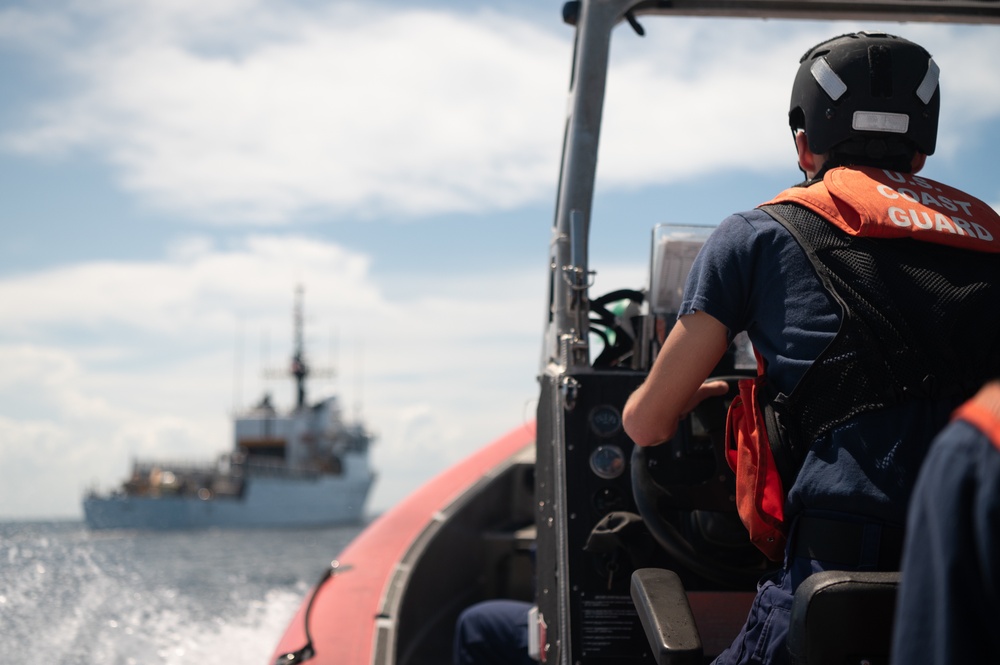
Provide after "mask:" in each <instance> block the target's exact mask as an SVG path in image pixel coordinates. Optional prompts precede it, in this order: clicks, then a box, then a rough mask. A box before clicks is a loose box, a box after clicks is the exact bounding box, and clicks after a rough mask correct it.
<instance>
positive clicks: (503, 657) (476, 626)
mask: <svg viewBox="0 0 1000 665" xmlns="http://www.w3.org/2000/svg"><path fill="white" fill-rule="evenodd" d="M530 609H531V603H525V602H522V601H519V600H487V601H483V602H481V603H477V604H475V605H472V606H470V607H468V608H466V609H465V611H464V612H462V615H461V616H459V618H458V621H457V622H456V624H455V647H454V662H455V665H537V663H536V661H535V660H533V659H531V658H529V657H528V611H529V610H530Z"/></svg>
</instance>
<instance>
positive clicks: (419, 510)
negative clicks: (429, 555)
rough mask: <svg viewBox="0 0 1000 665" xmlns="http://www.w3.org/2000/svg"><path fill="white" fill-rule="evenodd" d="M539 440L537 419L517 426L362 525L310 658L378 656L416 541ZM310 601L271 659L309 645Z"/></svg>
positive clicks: (325, 606)
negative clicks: (381, 620) (385, 616)
mask: <svg viewBox="0 0 1000 665" xmlns="http://www.w3.org/2000/svg"><path fill="white" fill-rule="evenodd" d="M534 441H535V425H534V423H529V424H526V425H523V426H521V427H518V428H517V429H514V430H512V431H511V432H509V433H508V434H506V435H505V436H503V437H501V438H500V439H497V440H496V441H494V442H493V443H491V444H489V445H487V446H485V447H483V448H481V449H479V450H477V451H476V452H475V453H473V454H472V455H470V456H469V457H467V458H465V459H464V460H462V461H461V462H458V463H457V464H455V465H454V466H452V467H450V468H449V469H447V470H445V471H443V472H442V473H441V474H439V475H438V476H436V477H435V478H434V479H432V480H431V481H429V482H428V483H426V484H425V485H424V486H422V487H421V488H420V489H418V490H417V491H416V492H414V493H413V494H412V495H410V496H409V497H407V498H406V499H405V500H404V501H402V502H401V503H399V504H398V505H396V506H395V507H393V508H392V509H391V510H389V511H387V512H386V513H384V514H383V515H381V516H380V517H379V518H378V519H377V520H375V521H374V522H372V524H371V525H369V526H368V527H367V528H366V529H365V530H364V531H363V532H361V534H359V535H358V537H357V538H355V539H354V541H352V542H351V544H350V545H348V546H347V548H345V549H344V551H343V552H342V553H341V554H340V556H339V557H338V558H337V561H338V564H339V566H338V568H337V572H336V573H335V575H334V576H333V577H332V579H329V580H327V581H326V582H325V583H323V584H322V586H321V587H320V588H319V589H318V591H316V592H315V596H314V598H313V601H312V609H311V610H310V617H309V630H310V634H311V637H312V644H313V650H314V651H315V656H313V657H312V658H311V659H310V660H309V661H308V662H309V663H310V664H312V663H315V664H316V665H323V664H328V665H362V664H367V663H371V662H372V654H373V651H374V647H375V635H376V622H377V620H378V613H379V608H380V605H381V602H382V599H383V598H384V596H385V595H386V593H387V591H388V588H387V587H388V585H389V584H390V581H391V578H392V576H393V572H394V570H395V568H396V565H397V564H398V563H399V561H400V560H401V559H402V558H403V557H404V555H405V554H406V552H407V550H408V549H409V547H410V546H411V544H412V543H413V542H414V540H415V539H416V538H417V537H418V536H419V535H420V534H421V532H422V531H423V529H424V528H425V527H426V525H427V524H428V523H429V522H431V521H432V520H433V519H434V516H435V515H436V514H437V513H438V512H439V511H440V510H442V508H444V507H445V506H447V505H449V504H450V503H451V502H452V501H453V500H454V499H455V498H456V497H458V496H460V495H461V494H462V493H463V492H465V491H466V490H468V489H469V488H470V487H472V486H473V485H474V484H475V483H476V482H477V481H478V480H479V479H480V478H482V477H483V475H485V474H487V473H489V472H490V471H491V470H492V469H494V468H496V467H497V466H499V465H501V464H502V463H503V462H504V461H506V460H508V459H510V458H511V457H512V456H514V455H515V454H517V453H518V452H520V451H522V450H523V449H524V448H526V447H527V446H529V445H533V444H534ZM307 605H308V599H307V601H306V602H304V603H303V604H302V606H301V607H300V608H299V610H298V612H297V613H296V615H295V617H294V618H293V619H292V621H291V623H290V624H289V626H288V628H287V630H286V631H285V634H284V636H283V637H282V638H281V640H280V641H279V643H278V645H277V648H276V649H275V651H274V653H273V655H272V657H271V660H270V662H271V663H275V662H276V661H277V660H278V659H279V658H281V657H282V656H283V655H284V654H288V653H291V652H294V651H297V650H299V649H301V648H302V647H303V646H304V645H305V644H306V641H307V636H306V632H305V624H304V619H305V613H306V608H307Z"/></svg>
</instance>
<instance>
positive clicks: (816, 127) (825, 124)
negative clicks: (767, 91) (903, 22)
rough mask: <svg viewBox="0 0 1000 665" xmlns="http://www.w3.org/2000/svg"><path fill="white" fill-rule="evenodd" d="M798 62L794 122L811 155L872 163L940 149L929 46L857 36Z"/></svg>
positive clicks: (832, 43) (836, 40)
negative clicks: (836, 155)
mask: <svg viewBox="0 0 1000 665" xmlns="http://www.w3.org/2000/svg"><path fill="white" fill-rule="evenodd" d="M799 63H800V64H799V71H798V73H797V74H796V75H795V84H794V85H793V86H792V103H791V108H790V110H789V112H788V122H789V124H790V125H791V127H792V131H796V130H798V129H804V130H805V132H806V137H807V138H808V140H809V149H810V150H811V151H812V152H814V153H816V154H826V153H829V152H831V149H835V150H832V152H836V153H845V154H858V155H859V156H867V157H868V158H869V159H878V158H880V157H882V156H886V155H887V153H888V155H892V154H896V155H898V154H899V151H900V149H903V150H909V152H910V153H911V154H912V152H913V149H914V148H916V149H917V150H919V151H920V152H922V153H924V154H927V155H930V154H932V153H933V152H934V144H935V142H936V140H937V124H938V109H939V107H940V104H941V92H940V89H939V87H938V73H939V70H938V66H937V64H935V63H934V60H933V59H931V56H930V54H929V53H928V52H927V51H926V50H924V49H923V48H922V47H920V46H918V45H917V44H914V43H913V42H910V41H907V40H905V39H903V38H901V37H895V36H893V35H887V34H885V33H872V32H858V33H855V34H849V35H842V36H840V37H834V38H833V39H830V40H827V41H825V42H823V43H821V44H818V45H816V46H814V47H813V48H811V49H809V51H808V52H806V54H805V55H804V56H802V59H801V60H800V61H799ZM873 139H874V140H873Z"/></svg>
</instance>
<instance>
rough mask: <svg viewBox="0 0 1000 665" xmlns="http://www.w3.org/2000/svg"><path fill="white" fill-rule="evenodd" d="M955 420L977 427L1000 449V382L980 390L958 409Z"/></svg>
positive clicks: (988, 384)
mask: <svg viewBox="0 0 1000 665" xmlns="http://www.w3.org/2000/svg"><path fill="white" fill-rule="evenodd" d="M955 418H956V419H961V420H964V421H966V422H968V423H971V424H973V425H975V426H976V427H977V428H978V429H979V430H980V431H982V432H983V434H985V435H986V436H988V437H989V439H990V441H992V442H993V445H995V446H996V447H997V448H1000V381H991V382H990V383H987V384H986V385H985V386H983V387H982V388H980V390H979V392H978V393H976V394H975V396H974V397H973V398H972V399H970V400H969V401H968V402H966V403H965V404H963V405H962V406H960V407H958V409H957V410H956V411H955Z"/></svg>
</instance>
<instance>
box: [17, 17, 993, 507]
mask: <svg viewBox="0 0 1000 665" xmlns="http://www.w3.org/2000/svg"><path fill="white" fill-rule="evenodd" d="M560 8H561V3H559V2H554V1H553V2H550V1H548V0H546V1H537V2H528V1H527V0H519V1H517V2H507V3H503V4H500V5H487V4H485V3H479V2H461V3H459V2H445V1H443V0H442V1H439V2H390V1H386V0H379V1H375V2H366V3H350V2H332V3H331V2H318V1H308V2H296V3H276V2H270V3H269V2H263V1H256V0H219V1H214V2H193V1H191V2H176V1H172V2H167V1H166V0H164V1H162V2H145V3H134V2H126V1H125V0H103V1H101V2H86V3H84V2H73V1H65V2H60V1H56V2H51V3H42V4H39V3H30V2H22V3H17V2H14V3H4V4H3V5H2V6H0V89H2V91H3V95H2V96H0V201H2V205H0V230H2V236H0V367H2V368H3V369H2V370H0V519H2V518H18V519H22V518H46V517H74V516H79V514H80V498H81V495H82V493H83V491H84V490H85V489H86V488H87V487H90V486H93V485H97V486H101V487H108V486H111V485H113V484H115V483H117V482H118V481H120V480H121V479H122V478H123V477H124V475H125V474H126V472H127V471H128V468H129V465H130V460H131V458H133V457H136V456H139V457H143V458H150V457H160V458H170V459H209V458H211V457H213V456H214V455H215V454H217V453H219V452H222V451H224V450H226V449H227V448H228V447H229V445H230V438H231V430H230V420H229V417H230V414H231V412H232V411H233V409H234V408H237V407H243V406H246V405H248V404H250V403H251V402H253V401H255V400H257V399H259V397H260V395H261V394H262V393H263V391H265V390H270V391H271V392H273V393H274V396H275V399H276V401H277V402H278V403H279V404H285V405H287V404H288V403H289V402H290V401H291V400H292V386H291V384H290V383H287V382H275V381H271V380H266V379H264V378H263V377H262V374H263V370H265V369H269V368H273V367H277V366H282V365H283V363H284V362H285V361H286V359H287V356H288V352H289V350H290V347H291V338H292V330H291V309H292V299H293V293H294V289H295V286H296V285H297V284H302V285H303V286H304V287H305V303H306V314H307V318H306V334H307V335H306V341H307V351H308V352H309V355H310V357H311V359H312V362H313V364H314V365H317V366H328V365H333V366H335V367H336V368H337V371H338V374H337V376H336V378H334V379H332V380H323V381H316V382H315V383H314V384H313V386H312V396H313V397H320V396H324V395H326V394H331V393H336V394H339V395H340V396H341V399H342V401H343V406H344V410H345V412H346V413H347V414H348V415H349V416H353V415H354V414H357V413H360V414H361V416H363V418H364V419H365V420H366V422H368V424H369V425H370V426H371V428H372V429H374V430H375V432H376V433H377V435H378V437H379V438H378V441H377V443H376V446H375V448H374V451H373V459H374V463H375V464H376V466H377V467H378V470H379V473H380V478H379V482H378V485H377V488H376V490H375V494H374V496H373V500H372V503H371V508H372V509H374V510H382V509H384V508H386V507H387V506H389V505H391V504H392V503H393V502H395V501H397V500H398V499H400V498H401V497H402V496H404V495H405V494H406V493H407V492H409V491H410V490H412V489H414V488H415V487H416V486H417V485H418V484H419V483H420V482H422V481H424V480H426V479H427V478H428V477H430V475H432V474H433V473H434V472H435V471H437V470H440V469H442V468H444V467H445V466H446V465H447V464H449V463H451V462H454V461H456V460H458V459H459V458H460V457H461V456H462V455H464V454H465V453H466V452H468V451H470V450H472V449H474V448H475V447H477V446H479V445H482V444H483V443H485V442H488V441H490V440H492V439H493V438H495V437H497V436H499V435H501V434H502V433H504V432H505V431H507V430H509V429H510V428H513V427H516V426H518V425H519V424H520V423H522V422H523V421H524V420H526V419H530V418H532V417H533V411H534V400H535V397H536V390H537V387H536V381H535V377H536V375H537V372H538V357H539V350H540V344H541V336H540V333H541V325H542V318H543V308H544V297H545V294H544V288H545V283H546V266H545V264H546V257H547V246H548V240H549V233H550V226H551V221H552V214H553V205H554V199H555V185H556V178H557V174H558V163H559V150H560V141H561V136H562V124H563V114H564V112H565V108H566V93H567V86H568V80H569V65H570V57H571V53H572V30H571V29H570V28H569V27H567V26H565V25H563V24H562V23H561V20H560ZM645 24H646V28H647V33H648V34H647V37H646V38H644V39H640V38H638V37H636V36H635V35H634V34H633V33H632V32H631V31H630V30H629V29H627V27H626V29H624V30H620V31H619V32H618V33H617V34H616V37H615V41H614V44H613V57H614V59H613V72H612V77H611V81H610V83H609V88H608V94H609V99H608V102H607V105H606V108H605V121H606V124H605V128H604V130H603V137H602V141H603V142H602V152H601V163H600V166H599V175H598V195H597V198H596V201H595V209H594V219H593V235H592V240H591V243H592V261H591V267H593V268H595V269H597V270H598V282H597V285H596V286H595V293H596V294H599V293H600V292H603V291H606V290H610V289H612V288H620V287H642V286H644V285H645V279H646V272H647V270H648V267H647V257H648V252H649V234H650V230H651V229H652V227H653V225H654V224H656V223H659V222H668V221H672V222H683V223H692V222H694V223H702V224H711V223H714V222H716V221H718V220H719V219H721V218H722V217H723V216H724V215H725V214H727V213H729V212H732V211H735V210H740V209H745V208H748V207H752V206H754V205H756V204H757V203H760V202H761V201H763V200H765V199H766V198H769V196H770V195H771V194H773V193H774V192H776V191H778V190H779V189H781V188H783V187H785V186H787V185H789V184H792V183H793V182H795V181H796V179H797V178H798V176H799V174H798V171H797V169H795V168H794V161H793V152H792V147H791V140H790V138H789V135H788V131H787V127H786V125H785V120H784V117H785V112H786V110H787V109H786V104H787V95H788V87H789V85H790V82H791V78H792V76H793V74H794V71H795V67H796V63H797V59H798V57H799V56H800V55H801V53H802V52H803V51H805V49H806V48H807V47H809V46H811V45H812V44H814V43H816V42H817V41H819V40H820V39H823V38H825V37H828V36H832V35H835V34H840V33H842V32H846V31H849V30H853V29H860V28H872V27H887V28H888V29H889V30H891V31H892V32H896V33H898V34H902V35H904V36H907V37H909V38H911V39H913V40H914V41H918V42H920V43H922V44H923V45H924V46H926V47H927V48H928V50H930V51H931V53H932V54H933V55H934V57H935V59H936V60H937V61H938V62H939V64H940V65H941V68H942V86H943V91H944V98H943V100H944V101H943V112H942V115H943V118H942V130H941V134H940V138H939V148H938V153H937V154H936V155H935V156H934V157H933V158H932V159H931V161H930V162H929V164H928V167H927V169H926V170H925V174H926V175H927V176H929V177H932V178H937V179H940V180H944V181H946V182H949V183H951V184H956V185H959V186H963V187H965V188H966V189H968V190H969V191H971V192H972V193H974V194H976V195H978V196H979V197H980V198H983V199H984V200H986V201H987V202H989V203H991V204H993V205H996V204H998V203H1000V184H998V183H997V181H996V179H995V177H994V176H993V168H992V164H993V150H992V149H991V146H994V145H996V141H997V138H998V136H997V134H998V128H1000V72H997V71H996V69H995V68H991V67H989V66H988V63H987V62H986V59H987V54H988V53H991V52H992V43H993V40H994V39H995V35H992V34H990V33H989V32H988V31H987V30H989V29H981V28H970V27H955V26H929V25H918V24H910V25H904V26H872V25H862V24H830V23H826V24H823V23H802V22H785V21H759V20H740V21H705V20H698V19H681V20H672V21H666V20H655V19H648V20H646V21H645ZM977 58H978V60H977ZM980 61H981V62H980Z"/></svg>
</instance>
